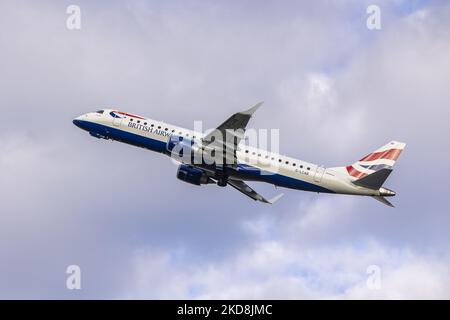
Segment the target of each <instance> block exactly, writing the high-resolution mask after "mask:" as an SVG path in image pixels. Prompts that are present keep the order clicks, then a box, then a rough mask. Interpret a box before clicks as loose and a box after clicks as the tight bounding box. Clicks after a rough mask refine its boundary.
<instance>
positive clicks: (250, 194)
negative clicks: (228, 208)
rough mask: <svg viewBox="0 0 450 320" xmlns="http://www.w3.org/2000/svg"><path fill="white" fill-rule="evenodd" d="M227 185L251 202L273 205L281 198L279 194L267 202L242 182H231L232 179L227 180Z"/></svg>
mask: <svg viewBox="0 0 450 320" xmlns="http://www.w3.org/2000/svg"><path fill="white" fill-rule="evenodd" d="M228 184H229V185H231V186H232V187H233V188H235V189H236V190H238V191H240V192H242V193H243V194H245V195H246V196H248V197H250V198H252V199H253V200H256V201H261V202H264V203H270V204H273V203H275V202H276V201H278V200H279V199H280V198H281V197H282V196H283V193H281V194H279V195H278V196H276V197H274V198H272V199H270V200H267V199H266V198H264V197H263V196H262V195H260V194H259V193H257V192H256V191H255V190H253V189H252V188H250V187H249V185H248V184H246V183H245V182H244V181H242V180H233V179H228Z"/></svg>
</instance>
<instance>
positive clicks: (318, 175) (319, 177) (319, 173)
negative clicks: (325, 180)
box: [314, 166, 325, 182]
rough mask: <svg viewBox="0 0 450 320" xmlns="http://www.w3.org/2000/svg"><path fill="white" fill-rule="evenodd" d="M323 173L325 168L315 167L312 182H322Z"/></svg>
mask: <svg viewBox="0 0 450 320" xmlns="http://www.w3.org/2000/svg"><path fill="white" fill-rule="evenodd" d="M324 173H325V168H324V167H323V166H317V169H316V173H315V174H314V181H315V182H320V181H322V176H323V174H324Z"/></svg>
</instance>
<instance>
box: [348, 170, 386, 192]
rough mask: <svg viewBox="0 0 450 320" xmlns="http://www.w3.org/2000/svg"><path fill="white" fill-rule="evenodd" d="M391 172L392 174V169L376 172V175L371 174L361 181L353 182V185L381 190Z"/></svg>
mask: <svg viewBox="0 0 450 320" xmlns="http://www.w3.org/2000/svg"><path fill="white" fill-rule="evenodd" d="M391 172H392V169H387V168H384V169H380V170H378V171H375V172H374V173H371V174H369V175H367V176H365V177H363V178H361V179H358V180H355V181H353V183H354V184H356V185H357V186H360V187H364V188H369V189H373V190H378V189H380V188H381V186H382V185H383V183H384V182H385V181H386V179H387V178H388V177H389V175H390V174H391Z"/></svg>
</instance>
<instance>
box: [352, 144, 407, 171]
mask: <svg viewBox="0 0 450 320" xmlns="http://www.w3.org/2000/svg"><path fill="white" fill-rule="evenodd" d="M405 146H406V144H405V143H403V142H399V141H391V142H389V143H388V144H386V145H384V146H382V147H381V148H379V149H377V150H375V151H374V152H372V153H369V154H368V155H367V156H365V157H364V158H362V159H361V160H359V161H357V162H355V163H354V164H352V165H351V166H347V167H346V169H347V172H348V174H349V175H350V176H351V177H352V179H355V180H358V179H361V178H364V177H366V176H368V175H370V174H372V173H374V172H377V171H380V170H381V169H388V170H390V171H391V170H392V168H393V166H394V164H395V161H396V160H397V159H398V157H399V156H400V154H401V153H402V151H403V149H404V148H405Z"/></svg>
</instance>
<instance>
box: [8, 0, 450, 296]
mask: <svg viewBox="0 0 450 320" xmlns="http://www.w3.org/2000/svg"><path fill="white" fill-rule="evenodd" d="M72 4H75V5H78V6H79V8H80V9H81V29H79V30H69V29H68V28H67V27H66V20H67V18H68V17H69V15H68V14H67V13H66V9H67V7H68V6H69V5H72ZM372 4H375V5H377V6H379V8H380V12H381V16H380V17H381V29H379V30H369V29H368V28H367V25H366V20H367V18H368V16H369V15H368V14H367V13H366V9H367V7H368V6H369V5H372ZM0 12H1V13H2V19H0V45H1V48H2V50H0V110H1V112H2V115H3V121H2V125H1V126H0V166H1V168H2V175H1V179H0V199H1V207H0V298H3V299H13V298H19V299H36V298H38V299H55V298H56V299H83V298H84V299H166V298H170V299H213V298H214V299H222V298H223V299H281V298H284V299H415V298H420V299H431V298H436V299H449V298H450V268H449V266H450V255H449V252H450V235H449V232H448V230H449V228H450V205H449V201H448V199H447V196H448V194H449V193H450V186H449V182H448V181H449V179H450V166H449V164H448V156H449V151H448V146H449V145H450V138H449V137H450V126H448V119H449V117H450V111H449V106H450V91H449V90H448V84H449V83H450V59H449V57H450V3H449V2H448V1H406V0H393V1H387V0H385V1H375V0H371V1H360V0H358V1H357V0H347V1H337V0H336V1H313V2H306V1H284V2H283V3H282V4H281V3H280V2H277V1H264V2H261V1H250V0H248V1H191V0H189V1H164V2H162V1H143V0H141V1H139V0H134V1H126V2H125V1H95V2H94V1H45V0H39V1H23V0H15V1H12V0H3V1H1V2H0ZM261 100H263V101H265V103H264V105H263V106H262V107H261V108H260V109H259V110H258V111H257V113H256V114H255V116H254V117H253V118H252V119H251V122H250V124H249V126H250V127H252V128H256V129H259V128H265V129H279V130H280V150H281V152H282V153H283V154H287V155H289V156H292V157H295V158H299V159H302V160H305V161H310V162H313V163H318V164H322V165H324V166H343V165H348V164H351V163H353V162H355V161H356V160H358V159H359V158H361V157H362V156H364V155H365V154H367V153H369V152H371V151H373V150H375V149H377V148H378V147H380V146H382V145H384V144H386V143H387V142H389V141H390V140H399V141H404V142H406V143H407V147H406V149H405V151H404V152H403V154H402V156H401V157H400V158H399V160H398V161H397V164H396V167H395V170H394V172H393V174H392V175H391V176H390V177H389V179H388V181H387V183H386V186H387V187H388V188H391V189H393V190H395V191H396V192H397V196H396V197H395V198H394V199H393V200H392V201H393V203H394V204H395V206H396V208H394V209H393V208H390V207H387V206H384V205H382V204H381V203H379V202H377V201H374V200H373V199H371V198H365V197H354V196H338V195H326V194H316V193H307V192H301V191H295V190H287V189H284V190H283V191H282V192H284V193H285V196H284V197H283V198H282V199H281V200H280V201H278V202H277V203H276V204H274V205H272V206H270V205H266V204H263V203H259V202H254V201H251V200H249V199H248V198H247V197H245V196H243V195H242V194H240V193H238V192H236V191H235V190H234V189H232V188H220V187H217V186H201V187H196V186H192V185H189V184H186V183H183V182H182V181H179V180H177V179H176V177H175V174H176V169H177V168H176V166H175V165H174V164H173V163H172V162H171V161H170V160H169V159H168V158H165V157H164V156H162V155H160V154H154V153H152V152H148V151H145V150H142V149H138V148H134V147H131V146H127V145H124V144H120V143H117V142H111V141H105V140H97V139H94V138H92V137H89V135H88V134H87V133H86V132H83V131H80V130H79V129H78V128H76V127H75V126H73V124H72V119H73V118H75V117H77V116H78V115H80V114H83V113H86V112H89V111H94V110H97V109H102V108H107V107H112V108H117V109H119V110H124V111H127V112H131V113H135V114H139V115H143V116H146V117H149V118H153V119H157V120H164V121H167V122H169V123H172V124H175V125H179V126H182V127H186V128H193V126H194V121H196V120H202V121H203V126H204V128H214V127H215V126H217V125H219V124H220V123H222V122H223V120H225V119H226V118H227V117H228V116H230V115H231V114H233V113H235V112H237V111H241V110H244V109H246V108H248V107H250V106H252V105H254V104H256V103H257V102H259V101H261ZM251 185H252V187H254V188H255V189H256V190H257V191H258V192H260V193H261V194H263V195H264V196H266V197H268V198H270V197H272V196H274V195H276V194H278V193H279V192H280V190H281V189H275V188H274V187H273V186H270V185H265V184H259V183H252V184H251ZM70 265H77V266H79V267H80V270H81V289H80V290H69V289H68V288H67V286H66V281H67V278H68V277H69V275H68V274H67V273H66V270H67V267H68V266H70ZM371 270H372V271H373V270H377V271H376V275H377V278H376V279H377V284H378V285H377V286H375V287H374V286H371V285H370V283H371V279H373V275H374V274H373V273H372V271H371Z"/></svg>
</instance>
